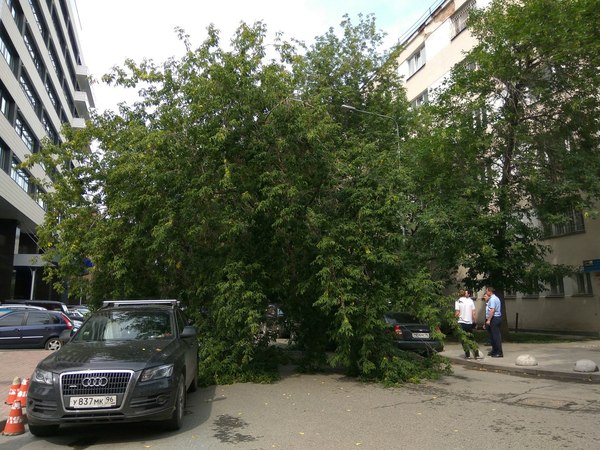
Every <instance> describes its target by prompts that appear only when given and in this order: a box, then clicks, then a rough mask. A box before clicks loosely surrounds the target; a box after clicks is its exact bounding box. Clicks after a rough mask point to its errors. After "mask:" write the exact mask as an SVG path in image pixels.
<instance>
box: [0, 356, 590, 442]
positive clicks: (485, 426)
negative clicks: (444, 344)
mask: <svg viewBox="0 0 600 450" xmlns="http://www.w3.org/2000/svg"><path fill="white" fill-rule="evenodd" d="M288 369H289V368H288ZM599 400H600V385H597V384H594V385H589V384H579V383H569V382H564V381H553V380H543V379H530V378H521V377H514V376H510V375H506V374H499V373H492V372H483V371H477V370H472V369H468V368H464V367H461V366H455V373H454V374H453V375H452V376H447V377H444V378H442V379H441V380H438V381H432V382H425V383H422V384H419V385H405V386H402V387H398V388H393V389H386V388H384V387H382V386H380V385H375V384H365V383H360V382H357V381H356V380H354V379H348V378H346V377H344V376H343V375H341V374H336V373H326V374H315V375H301V374H296V373H294V372H292V371H291V370H287V371H286V372H285V373H284V374H283V378H282V379H281V381H279V382H277V383H275V384H270V385H268V384H249V383H248V384H234V385H230V386H216V387H215V386H213V387H209V388H204V389H200V390H199V391H198V392H196V393H194V394H190V396H189V399H188V405H187V411H186V417H185V424H184V427H183V428H182V430H180V431H179V432H176V433H165V432H161V431H160V430H158V429H157V427H156V426H154V425H152V424H143V425H135V426H132V425H119V426H117V425H109V426H98V427H96V426H95V427H89V426H86V427H68V428H61V431H60V432H59V434H58V435H57V436H54V437H52V438H44V439H41V438H36V437H34V436H32V435H31V434H29V433H28V432H27V433H25V434H23V435H20V436H13V437H9V436H0V448H2V449H3V450H13V449H15V450H16V449H28V450H29V449H31V450H34V449H52V448H65V446H66V447H70V448H74V449H84V448H85V449H87V448H94V449H111V450H112V449H114V448H115V447H118V448H119V449H173V448H191V449H235V450H239V449H356V448H364V449H386V448H394V449H439V448H444V449H482V448H495V449H544V450H550V449H559V448H560V449H564V448H569V449H597V448H598V447H599V443H600V429H599V427H598V425H597V424H598V417H599V416H598V414H599V413H600V402H599Z"/></svg>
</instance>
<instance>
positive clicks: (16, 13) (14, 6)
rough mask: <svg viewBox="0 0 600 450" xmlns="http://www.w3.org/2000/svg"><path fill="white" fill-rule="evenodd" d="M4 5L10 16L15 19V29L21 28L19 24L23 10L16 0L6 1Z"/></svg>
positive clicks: (21, 21) (21, 20)
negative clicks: (6, 6)
mask: <svg viewBox="0 0 600 450" xmlns="http://www.w3.org/2000/svg"><path fill="white" fill-rule="evenodd" d="M6 4H7V5H8V9H9V10H10V14H11V15H12V16H13V19H15V23H16V24H17V28H19V29H20V28H21V24H22V23H23V10H22V9H21V6H20V5H19V2H18V1H17V0H7V1H6Z"/></svg>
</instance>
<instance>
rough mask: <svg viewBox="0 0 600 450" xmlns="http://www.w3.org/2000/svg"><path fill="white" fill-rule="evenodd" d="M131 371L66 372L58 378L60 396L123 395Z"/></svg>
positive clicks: (131, 373)
mask: <svg viewBox="0 0 600 450" xmlns="http://www.w3.org/2000/svg"><path fill="white" fill-rule="evenodd" d="M132 375H133V372H132V371H128V370H127V371H126V370H123V371H98V372H90V371H86V372H67V373H63V374H62V375H61V376H60V382H61V389H62V395H106V394H124V393H125V391H126V390H127V385H128V384H129V381H130V380H131V377H132Z"/></svg>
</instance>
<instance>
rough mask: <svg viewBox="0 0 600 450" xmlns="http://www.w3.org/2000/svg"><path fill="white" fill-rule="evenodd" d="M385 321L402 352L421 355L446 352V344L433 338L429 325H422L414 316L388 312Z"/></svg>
mask: <svg viewBox="0 0 600 450" xmlns="http://www.w3.org/2000/svg"><path fill="white" fill-rule="evenodd" d="M384 321H385V323H386V325H387V327H388V328H389V330H390V331H391V332H393V336H394V339H395V341H396V345H397V346H398V348H399V349H400V350H411V351H416V352H419V353H433V352H441V351H442V350H444V344H443V343H442V342H441V341H439V340H437V339H434V338H433V337H432V333H431V329H430V328H429V325H426V324H424V323H422V322H421V321H420V320H419V319H417V318H416V317H414V316H413V315H412V314H408V313H404V312H388V313H386V314H385V315H384Z"/></svg>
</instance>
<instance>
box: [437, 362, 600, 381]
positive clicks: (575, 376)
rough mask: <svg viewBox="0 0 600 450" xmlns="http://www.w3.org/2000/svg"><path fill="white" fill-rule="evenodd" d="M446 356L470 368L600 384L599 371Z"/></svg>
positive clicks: (529, 376)
mask: <svg viewBox="0 0 600 450" xmlns="http://www.w3.org/2000/svg"><path fill="white" fill-rule="evenodd" d="M446 358H448V360H450V361H451V362H452V364H459V365H461V366H464V367H466V368H468V369H472V370H479V371H484V372H496V373H504V374H508V375H514V376H520V377H527V378H543V379H548V380H557V381H569V382H573V383H584V384H600V373H598V372H593V374H592V373H583V372H562V371H556V370H546V369H540V368H536V367H527V366H516V365H515V366H500V365H496V364H489V363H484V361H485V358H484V359H481V360H468V359H462V358H457V357H452V356H446ZM479 361H481V362H479Z"/></svg>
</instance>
